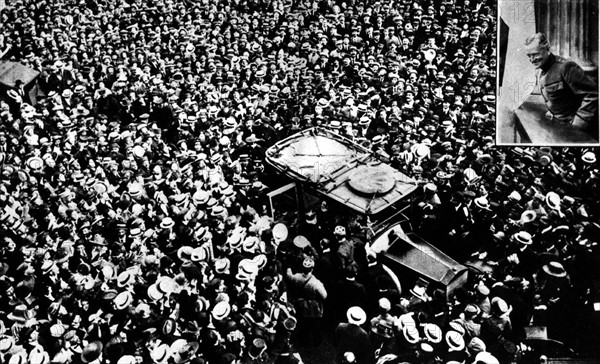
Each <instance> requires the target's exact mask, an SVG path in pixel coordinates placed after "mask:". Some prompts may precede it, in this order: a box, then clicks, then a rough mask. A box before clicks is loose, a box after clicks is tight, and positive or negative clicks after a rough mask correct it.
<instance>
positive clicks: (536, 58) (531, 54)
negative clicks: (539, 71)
mask: <svg viewBox="0 0 600 364" xmlns="http://www.w3.org/2000/svg"><path fill="white" fill-rule="evenodd" d="M525 52H526V54H527V57H528V58H529V62H531V64H533V66H534V67H535V68H541V67H542V66H543V65H545V64H546V62H547V61H548V58H549V57H550V54H551V53H550V43H549V42H548V38H547V37H546V34H544V33H536V34H534V35H532V36H531V37H528V38H527V39H525Z"/></svg>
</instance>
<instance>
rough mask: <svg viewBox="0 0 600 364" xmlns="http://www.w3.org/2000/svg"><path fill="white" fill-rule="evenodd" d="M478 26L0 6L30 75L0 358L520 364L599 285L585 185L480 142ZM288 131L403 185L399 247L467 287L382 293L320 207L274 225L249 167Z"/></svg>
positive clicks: (365, 3) (388, 286)
mask: <svg viewBox="0 0 600 364" xmlns="http://www.w3.org/2000/svg"><path fill="white" fill-rule="evenodd" d="M495 19H496V2H495V1H483V0H457V1H454V0H447V1H431V0H394V1H381V0H355V1H347V2H343V1H333V0H329V1H324V0H321V1H306V2H295V1H283V0H273V1H267V0H252V1H239V0H238V1H228V0H220V1H208V0H204V1H199V2H192V1H184V0H148V1H142V0H128V1H120V2H116V1H111V0H102V1H92V2H86V1H79V2H78V1H72V0H44V1H32V0H18V1H7V4H6V6H5V8H3V9H1V10H0V25H1V26H0V59H2V60H9V61H15V62H19V63H21V64H23V65H25V66H27V67H30V68H31V69H34V70H36V71H38V72H39V76H38V77H37V79H36V80H35V81H34V82H32V83H28V82H24V81H23V80H17V81H16V82H15V86H14V87H13V88H10V89H8V90H5V92H3V94H2V95H1V101H0V121H1V122H0V163H1V168H0V171H1V174H0V182H1V183H0V207H1V209H2V210H1V213H0V239H1V240H2V245H1V263H0V273H1V277H0V287H1V289H0V297H1V299H0V319H1V321H0V335H2V336H1V337H0V362H2V363H19V364H20V363H31V364H34V363H43V364H46V363H118V364H127V363H156V364H162V363H211V364H213V363H218V364H231V363H271V362H273V363H299V362H302V357H301V355H300V354H299V349H300V348H310V347H320V346H322V345H323V341H326V340H329V338H331V342H332V344H333V346H334V347H335V352H336V358H335V359H333V360H335V362H340V363H358V364H363V363H364V364H368V363H375V362H378V363H400V362H409V363H433V362H441V363H450V362H452V363H485V364H492V363H499V362H502V363H504V362H510V361H512V360H515V358H516V357H517V356H520V357H523V356H526V355H527V352H528V348H527V346H525V345H522V343H521V342H522V340H523V338H524V337H525V328H526V327H527V326H528V325H529V324H530V323H534V324H538V325H546V324H547V325H549V326H551V325H552V322H550V320H548V317H549V315H550V314H551V313H552V312H553V311H554V312H560V310H561V309H564V307H565V304H564V302H566V301H567V300H569V301H568V302H569V305H573V301H571V300H570V297H576V298H577V300H575V302H584V301H585V300H587V299H588V298H589V297H588V296H589V288H590V287H591V284H592V282H593V281H594V280H595V279H597V278H598V277H596V276H597V275H598V273H594V272H597V270H596V269H593V267H594V265H595V264H596V262H597V258H596V256H597V253H598V248H597V244H596V243H597V242H596V238H597V236H599V235H598V233H599V228H600V226H599V225H598V223H597V222H596V221H597V220H598V219H597V217H598V201H600V199H599V196H598V195H599V192H600V188H598V164H597V161H596V155H595V151H594V150H580V149H560V148H539V149H536V148H525V149H520V148H512V149H505V148H499V147H495V146H494V124H495V110H494V107H495V96H494V92H495V83H496V82H495V77H496V71H495V70H496V64H495V61H496V60H495V56H496V55H495V50H496V20H495ZM312 126H323V127H327V128H331V129H332V130H336V131H337V132H339V133H341V134H343V135H345V136H347V137H349V138H351V139H353V140H355V141H356V142H359V143H361V144H363V145H365V146H367V147H368V148H372V150H373V151H374V152H376V153H378V155H380V157H381V158H382V159H384V160H385V161H387V162H389V163H390V164H391V165H393V166H394V167H396V168H398V169H399V170H401V171H403V172H405V173H406V174H408V175H410V176H413V177H415V178H417V179H418V180H419V182H420V184H421V186H422V193H420V194H418V196H417V197H416V198H415V199H414V201H413V202H414V203H413V205H414V206H413V209H412V210H413V215H414V216H413V225H414V226H415V227H416V230H417V231H419V232H420V233H421V234H422V235H423V236H425V237H426V238H428V239H429V240H430V241H431V242H433V243H434V244H436V245H437V246H439V247H440V248H441V249H442V250H444V251H447V252H448V253H449V254H451V255H452V256H453V257H456V258H457V259H460V260H461V261H466V260H469V259H470V260H477V261H479V262H483V263H484V264H485V266H486V267H485V269H483V268H482V270H483V271H485V272H484V273H482V274H481V275H479V276H478V279H476V280H475V281H470V282H469V284H467V285H465V286H464V287H460V288H458V289H457V290H455V291H454V293H453V295H452V296H451V297H446V295H445V293H444V292H443V291H441V290H439V289H435V288H433V287H429V284H430V283H431V282H426V281H424V280H422V279H420V280H418V281H417V282H415V283H414V287H412V288H411V287H403V288H404V289H402V288H401V287H398V286H397V285H395V284H394V281H393V280H392V279H391V278H390V276H389V275H388V273H387V272H386V270H385V269H384V267H383V266H382V264H381V261H380V257H378V256H377V255H376V254H372V253H371V252H369V250H368V249H365V246H366V245H368V244H367V243H368V242H367V241H366V239H365V238H364V236H365V234H364V229H365V228H366V227H365V226H362V225H360V224H359V223H357V222H356V221H355V220H350V219H348V218H347V216H332V215H331V214H330V213H328V209H327V203H326V202H324V203H322V204H321V205H319V206H318V207H316V208H315V209H312V210H310V211H308V212H307V213H306V214H303V215H302V216H299V217H298V221H296V222H294V223H290V222H289V221H284V222H280V221H273V219H272V218H271V217H270V216H269V211H268V210H269V209H268V201H267V198H266V192H267V191H268V190H269V186H272V185H273V184H274V183H273V180H269V179H267V178H266V177H265V176H266V173H265V165H264V151H265V148H267V147H269V146H270V145H272V144H273V143H275V142H277V141H278V140H281V139H282V138H285V137H286V136H288V135H291V134H293V133H294V132H296V131H299V130H302V129H305V128H308V127H312ZM409 288H410V289H409ZM573 307H577V306H573ZM557 310H558V311H557ZM300 351H301V350H300ZM317 362H325V361H324V359H317Z"/></svg>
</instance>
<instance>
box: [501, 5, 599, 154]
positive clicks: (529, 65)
mask: <svg viewBox="0 0 600 364" xmlns="http://www.w3.org/2000/svg"><path fill="white" fill-rule="evenodd" d="M499 8H500V17H499V19H500V20H499V24H500V25H499V27H498V33H499V38H498V39H499V46H500V52H499V57H500V61H499V67H500V70H499V77H498V80H497V82H498V87H499V89H498V109H497V111H498V114H497V115H498V116H497V123H498V133H497V143H498V144H500V145H511V144H513V145H519V144H524V145H527V144H529V145H536V146H548V145H555V146H578V147H581V146H598V145H600V144H599V140H600V138H599V135H600V134H599V130H598V22H599V20H600V18H599V14H598V2H597V1H592V0H575V1H563V0H527V1H522V0H500V1H499Z"/></svg>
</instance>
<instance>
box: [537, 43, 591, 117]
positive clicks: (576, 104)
mask: <svg viewBox="0 0 600 364" xmlns="http://www.w3.org/2000/svg"><path fill="white" fill-rule="evenodd" d="M539 85H540V92H541V93H542V96H543V97H544V100H545V101H546V106H547V107H548V110H550V112H551V113H552V114H553V115H554V116H555V117H556V118H558V119H572V118H573V117H574V116H575V115H578V116H579V117H580V118H581V119H583V120H585V121H587V122H591V121H593V119H594V116H595V115H597V113H598V85H596V83H595V82H594V81H593V80H592V79H591V78H590V77H589V76H587V75H586V74H585V72H584V71H583V69H581V67H579V66H578V65H577V64H576V63H575V62H573V61H571V60H569V59H565V58H563V57H559V56H555V55H553V54H552V55H550V59H549V60H548V62H547V64H546V65H545V66H544V67H543V68H542V70H541V72H540V74H539Z"/></svg>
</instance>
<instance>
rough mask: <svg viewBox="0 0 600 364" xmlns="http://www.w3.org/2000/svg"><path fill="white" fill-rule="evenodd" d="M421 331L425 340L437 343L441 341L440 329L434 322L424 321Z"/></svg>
mask: <svg viewBox="0 0 600 364" xmlns="http://www.w3.org/2000/svg"><path fill="white" fill-rule="evenodd" d="M423 333H424V334H425V337H426V338H427V340H429V341H430V342H432V343H434V344H438V343H440V342H441V341H442V338H443V336H442V335H443V334H442V329H441V328H440V327H439V326H438V325H436V324H431V323H426V324H425V326H424V327H423Z"/></svg>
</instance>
